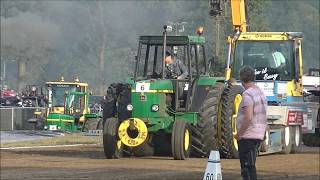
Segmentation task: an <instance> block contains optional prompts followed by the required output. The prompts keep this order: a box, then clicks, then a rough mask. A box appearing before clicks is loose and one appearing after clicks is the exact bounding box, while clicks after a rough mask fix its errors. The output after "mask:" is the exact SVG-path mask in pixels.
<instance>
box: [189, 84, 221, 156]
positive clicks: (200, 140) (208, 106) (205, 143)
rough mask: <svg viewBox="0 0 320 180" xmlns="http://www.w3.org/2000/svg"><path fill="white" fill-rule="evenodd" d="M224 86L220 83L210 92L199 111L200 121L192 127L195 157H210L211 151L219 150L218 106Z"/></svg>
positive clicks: (192, 143)
mask: <svg viewBox="0 0 320 180" xmlns="http://www.w3.org/2000/svg"><path fill="white" fill-rule="evenodd" d="M223 86H224V84H223V83H219V82H218V83H216V85H215V86H213V87H212V88H211V89H210V90H209V92H208V94H207V97H206V99H205V101H204V103H203V105H202V107H201V108H200V110H199V121H198V123H197V125H196V126H191V134H192V135H191V146H192V151H191V153H192V155H193V156H195V157H208V156H209V154H210V151H211V150H216V149H217V142H216V137H217V117H218V106H219V101H220V98H221V93H222V90H223Z"/></svg>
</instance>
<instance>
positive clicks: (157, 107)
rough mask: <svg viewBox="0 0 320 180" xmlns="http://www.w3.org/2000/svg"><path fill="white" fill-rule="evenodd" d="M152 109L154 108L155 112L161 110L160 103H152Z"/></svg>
mask: <svg viewBox="0 0 320 180" xmlns="http://www.w3.org/2000/svg"><path fill="white" fill-rule="evenodd" d="M151 110H152V111H153V112H157V111H159V105H157V104H154V105H152V106H151Z"/></svg>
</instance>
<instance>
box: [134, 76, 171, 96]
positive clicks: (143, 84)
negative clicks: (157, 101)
mask: <svg viewBox="0 0 320 180" xmlns="http://www.w3.org/2000/svg"><path fill="white" fill-rule="evenodd" d="M172 91H173V86H172V81H171V80H168V79H148V80H141V81H137V82H136V83H134V84H133V86H132V92H153V93H156V92H165V93H172Z"/></svg>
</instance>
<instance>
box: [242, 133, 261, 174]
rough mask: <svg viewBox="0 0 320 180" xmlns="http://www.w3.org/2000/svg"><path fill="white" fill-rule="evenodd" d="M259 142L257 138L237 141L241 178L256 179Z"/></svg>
mask: <svg viewBox="0 0 320 180" xmlns="http://www.w3.org/2000/svg"><path fill="white" fill-rule="evenodd" d="M261 142H262V141H261V140H259V139H241V140H239V141H238V145H239V158H240V165H241V176H242V179H243V180H256V179H257V172H256V156H257V153H258V148H259V146H260V143H261Z"/></svg>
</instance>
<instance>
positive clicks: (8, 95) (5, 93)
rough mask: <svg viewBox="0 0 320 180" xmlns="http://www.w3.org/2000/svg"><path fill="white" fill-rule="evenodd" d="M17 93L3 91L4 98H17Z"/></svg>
mask: <svg viewBox="0 0 320 180" xmlns="http://www.w3.org/2000/svg"><path fill="white" fill-rule="evenodd" d="M15 96H17V93H16V92H15V91H14V90H12V89H11V90H3V97H15Z"/></svg>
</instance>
